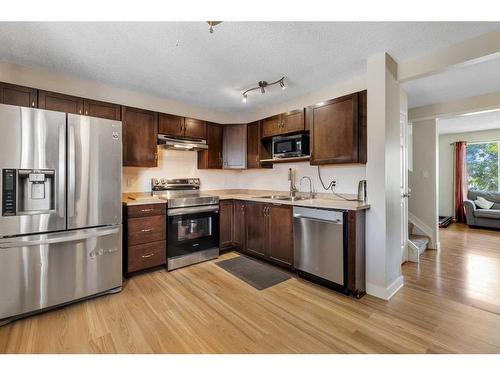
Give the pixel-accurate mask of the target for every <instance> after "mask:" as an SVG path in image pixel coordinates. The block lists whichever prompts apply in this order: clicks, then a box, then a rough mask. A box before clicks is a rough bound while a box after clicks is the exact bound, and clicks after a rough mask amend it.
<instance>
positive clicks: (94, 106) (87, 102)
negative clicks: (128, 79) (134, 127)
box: [83, 99, 121, 121]
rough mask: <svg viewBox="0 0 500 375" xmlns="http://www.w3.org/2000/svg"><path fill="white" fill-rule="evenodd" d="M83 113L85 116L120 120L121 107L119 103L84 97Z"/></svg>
mask: <svg viewBox="0 0 500 375" xmlns="http://www.w3.org/2000/svg"><path fill="white" fill-rule="evenodd" d="M83 114H84V115H85V116H92V117H100V118H105V119H108V120H117V121H120V119H121V107H120V105H119V104H113V103H107V102H100V101H98V100H92V99H83Z"/></svg>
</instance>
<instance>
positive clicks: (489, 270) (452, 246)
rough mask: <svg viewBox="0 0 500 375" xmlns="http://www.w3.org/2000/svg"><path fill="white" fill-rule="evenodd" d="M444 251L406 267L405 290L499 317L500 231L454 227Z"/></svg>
mask: <svg viewBox="0 0 500 375" xmlns="http://www.w3.org/2000/svg"><path fill="white" fill-rule="evenodd" d="M439 233H440V242H441V250H440V251H439V252H438V251H436V250H427V251H426V252H425V253H424V254H423V255H422V256H421V258H420V263H419V264H416V263H406V264H404V265H403V273H404V276H405V286H407V287H410V288H413V289H418V290H422V291H426V292H429V293H432V294H435V295H437V296H441V297H446V298H450V299H453V300H455V301H458V302H461V303H464V304H467V305H470V306H475V307H477V308H480V309H483V310H486V311H490V312H493V313H496V314H500V231H494V230H486V229H473V228H469V227H468V226H467V225H465V224H452V225H451V226H449V227H448V228H445V229H440V232H439Z"/></svg>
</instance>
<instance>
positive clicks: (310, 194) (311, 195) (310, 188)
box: [300, 176, 316, 199]
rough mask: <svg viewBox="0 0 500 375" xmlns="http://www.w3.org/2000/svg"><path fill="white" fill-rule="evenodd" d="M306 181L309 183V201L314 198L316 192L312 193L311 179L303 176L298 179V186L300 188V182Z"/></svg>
mask: <svg viewBox="0 0 500 375" xmlns="http://www.w3.org/2000/svg"><path fill="white" fill-rule="evenodd" d="M304 179H306V180H308V181H309V199H314V198H315V197H316V192H315V191H314V186H313V183H312V180H311V177H309V176H304V177H302V178H301V179H300V186H302V181H303V180H304Z"/></svg>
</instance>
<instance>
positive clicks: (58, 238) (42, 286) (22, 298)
mask: <svg viewBox="0 0 500 375" xmlns="http://www.w3.org/2000/svg"><path fill="white" fill-rule="evenodd" d="M121 267H122V246H121V225H116V226H109V227H104V228H93V229H84V230H76V231H67V232H62V233H51V234H43V235H32V236H23V237H13V238H6V239H0V320H4V319H9V318H12V317H14V316H17V315H21V314H27V313H30V312H34V311H37V310H40V309H45V308H49V307H53V306H57V305H60V304H64V303H68V302H71V301H74V300H77V299H80V298H85V297H88V296H91V295H94V294H98V293H102V292H105V291H107V290H110V289H114V288H119V287H121V285H122V269H121Z"/></svg>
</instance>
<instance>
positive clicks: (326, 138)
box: [307, 91, 366, 165]
mask: <svg viewBox="0 0 500 375" xmlns="http://www.w3.org/2000/svg"><path fill="white" fill-rule="evenodd" d="M360 106H363V108H360ZM360 109H361V110H360ZM363 114H364V115H363ZM307 122H308V123H309V126H310V128H311V164H312V165H320V164H349V163H366V91H365V92H361V93H354V94H350V95H346V96H343V97H340V98H336V99H332V100H329V101H326V102H323V103H321V104H317V105H314V106H310V107H308V108H307Z"/></svg>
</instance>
